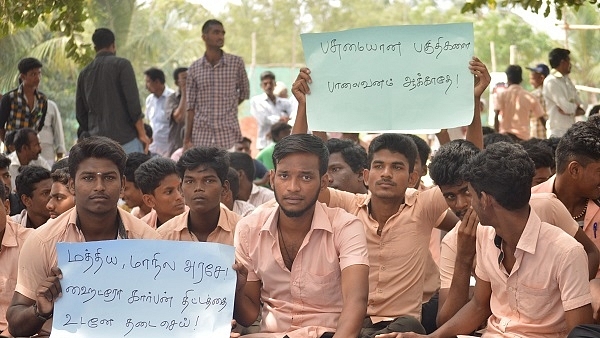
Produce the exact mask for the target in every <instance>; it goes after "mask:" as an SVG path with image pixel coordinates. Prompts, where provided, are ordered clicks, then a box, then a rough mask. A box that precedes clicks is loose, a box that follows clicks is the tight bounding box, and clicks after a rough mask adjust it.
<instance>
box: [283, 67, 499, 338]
mask: <svg viewBox="0 0 600 338" xmlns="http://www.w3.org/2000/svg"><path fill="white" fill-rule="evenodd" d="M469 70H470V72H471V73H472V74H473V75H475V76H476V78H475V87H474V101H475V102H479V100H480V97H481V94H482V93H483V91H484V90H485V89H486V88H487V85H488V84H489V81H490V80H489V79H490V78H489V73H488V71H487V68H486V66H485V65H484V64H483V63H482V62H481V61H480V60H479V59H477V58H473V60H471V62H470V64H469ZM311 82H312V79H311V77H310V70H308V69H307V68H303V69H302V70H301V71H300V74H299V75H298V78H297V79H296V82H294V85H293V86H292V92H293V93H294V96H295V97H296V98H297V99H298V103H299V106H298V113H297V116H296V122H295V123H294V128H293V133H294V134H301V133H306V132H307V130H308V124H307V119H306V95H307V94H309V93H310V88H309V84H310V83H311ZM480 123H481V121H480V120H479V109H478V108H477V105H475V108H474V118H473V122H472V123H471V126H469V129H477V128H479V129H480V128H481V124H480ZM477 134H478V135H479V137H478V138H477V140H474V142H478V143H479V142H481V132H480V131H479V133H477ZM417 153H418V151H417V147H416V145H415V143H414V142H413V140H412V139H411V138H410V137H408V136H406V135H401V134H382V135H380V136H378V137H376V138H375V139H373V141H372V142H371V144H370V146H369V151H368V166H369V169H366V170H365V171H364V174H363V177H364V180H365V184H366V185H367V186H368V189H369V192H370V194H352V193H348V192H344V191H340V190H336V189H331V188H329V189H323V190H322V191H321V194H320V195H319V201H322V202H325V203H327V204H328V205H329V206H331V207H341V208H342V209H345V210H347V211H349V212H351V213H352V214H354V215H356V216H358V218H359V219H360V220H362V221H363V223H364V225H365V226H364V231H365V233H366V236H367V243H368V248H369V259H370V272H369V306H368V308H367V316H366V318H364V322H363V330H362V331H361V334H360V337H361V338H366V337H374V336H375V335H377V334H382V333H389V332H408V331H414V332H420V333H425V329H424V328H423V326H422V325H421V323H420V318H421V310H422V299H423V287H424V283H423V281H424V278H423V275H424V271H425V264H426V259H427V257H428V255H429V249H428V247H429V239H430V236H431V230H432V229H433V228H434V227H437V228H439V229H442V230H446V231H448V230H450V229H452V228H453V227H454V225H455V224H456V223H457V222H458V218H457V217H456V215H454V214H453V213H451V212H446V211H447V209H448V205H447V204H446V201H445V198H444V196H443V194H442V193H441V191H440V190H439V188H437V187H436V188H433V189H429V190H426V191H423V192H419V191H417V190H414V189H409V187H414V186H415V184H416V183H417V181H418V179H419V177H418V175H417V173H416V172H415V171H414V170H413V169H414V166H415V161H416V158H417Z"/></svg>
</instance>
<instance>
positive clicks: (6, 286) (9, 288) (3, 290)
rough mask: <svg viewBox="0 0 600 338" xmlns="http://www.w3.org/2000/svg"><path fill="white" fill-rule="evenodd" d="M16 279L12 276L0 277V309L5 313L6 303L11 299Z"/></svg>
mask: <svg viewBox="0 0 600 338" xmlns="http://www.w3.org/2000/svg"><path fill="white" fill-rule="evenodd" d="M16 286H17V280H16V279H12V278H6V277H0V311H3V312H2V313H6V310H7V308H8V305H9V304H10V302H11V301H12V297H13V294H14V292H15V288H16Z"/></svg>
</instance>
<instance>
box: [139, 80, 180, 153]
mask: <svg viewBox="0 0 600 338" xmlns="http://www.w3.org/2000/svg"><path fill="white" fill-rule="evenodd" d="M173 93H174V91H173V89H170V88H169V87H165V90H164V91H163V93H162V95H160V96H158V97H157V96H156V95H154V94H150V95H148V97H146V116H147V117H148V120H150V126H151V127H152V144H150V151H151V152H153V153H156V154H159V155H161V156H164V157H169V156H170V155H171V154H169V130H170V122H171V121H170V116H171V114H170V113H168V112H166V111H165V108H166V104H167V99H168V97H169V95H171V94H173Z"/></svg>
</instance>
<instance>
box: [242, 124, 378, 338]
mask: <svg viewBox="0 0 600 338" xmlns="http://www.w3.org/2000/svg"><path fill="white" fill-rule="evenodd" d="M327 155H328V152H327V148H326V147H325V145H324V144H323V141H321V140H320V139H318V138H317V137H314V136H312V135H292V136H289V137H286V138H284V139H282V140H281V141H280V142H279V143H277V145H276V146H275V150H274V152H273V157H274V159H275V172H273V173H272V174H271V186H272V187H273V188H274V189H275V198H276V200H277V203H278V205H275V206H269V207H265V208H264V209H262V210H260V211H256V212H255V213H253V214H251V215H250V216H248V217H246V218H244V219H242V220H241V221H240V223H239V224H238V226H237V230H236V236H235V246H236V260H237V261H238V262H239V263H237V264H236V265H235V266H234V268H235V269H236V270H237V271H238V285H237V290H236V296H235V308H234V318H235V319H236V320H237V321H238V322H239V323H240V324H242V325H250V324H251V323H253V322H254V320H256V318H257V317H258V314H259V312H260V307H261V303H262V321H261V324H260V332H261V333H259V334H257V335H249V336H247V337H282V336H285V337H323V338H324V337H336V338H337V337H340V338H348V337H357V336H358V333H359V332H360V327H361V322H362V319H363V318H364V316H365V310H366V306H367V293H368V271H369V267H368V259H367V246H366V240H365V235H364V232H363V225H362V223H361V222H360V221H359V220H358V219H357V218H356V217H354V216H352V215H350V214H348V213H346V212H345V211H343V210H341V209H332V208H328V207H326V206H325V205H324V204H321V203H318V201H317V198H318V196H319V192H321V191H323V190H325V189H327V178H326V175H325V173H326V172H327Z"/></svg>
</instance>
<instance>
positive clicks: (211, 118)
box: [183, 19, 250, 149]
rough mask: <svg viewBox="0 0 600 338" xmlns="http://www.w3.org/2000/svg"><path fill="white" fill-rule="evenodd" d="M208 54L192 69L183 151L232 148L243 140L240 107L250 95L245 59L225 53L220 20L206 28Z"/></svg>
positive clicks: (189, 72)
mask: <svg viewBox="0 0 600 338" xmlns="http://www.w3.org/2000/svg"><path fill="white" fill-rule="evenodd" d="M202 40H204V45H205V47H206V51H205V52H204V56H203V57H201V58H200V59H198V60H196V61H194V63H192V65H191V66H190V69H189V70H188V78H187V84H186V94H187V100H188V105H187V118H186V125H185V136H184V140H183V148H184V149H189V148H191V147H200V146H202V147H217V148H222V149H229V148H231V147H232V146H233V144H234V143H235V142H237V141H239V140H241V139H242V132H241V130H240V124H239V121H238V105H239V104H240V103H242V102H243V101H244V100H247V99H248V97H249V95H250V85H249V84H248V75H247V74H246V68H245V67H244V61H243V60H242V58H241V57H239V56H236V55H232V54H228V53H225V52H224V51H223V49H222V48H223V45H224V44H225V29H223V24H222V23H221V22H220V21H218V20H214V19H211V20H208V21H206V22H205V23H204V25H202Z"/></svg>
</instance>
